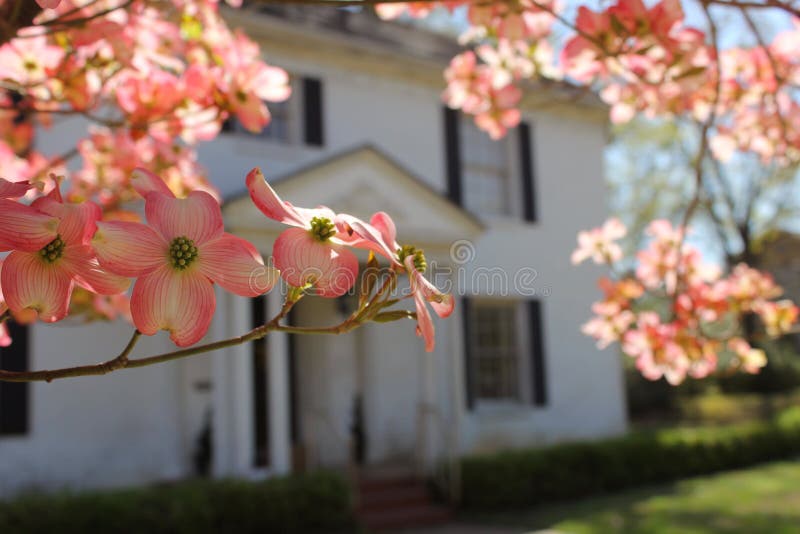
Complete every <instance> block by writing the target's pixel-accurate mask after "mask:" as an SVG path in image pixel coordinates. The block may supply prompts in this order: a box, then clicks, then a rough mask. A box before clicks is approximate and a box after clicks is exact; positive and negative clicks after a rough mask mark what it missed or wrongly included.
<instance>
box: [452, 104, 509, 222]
mask: <svg viewBox="0 0 800 534" xmlns="http://www.w3.org/2000/svg"><path fill="white" fill-rule="evenodd" d="M459 131H460V138H461V139H460V140H461V168H462V182H463V198H464V205H465V206H466V207H467V208H468V209H470V210H472V211H473V212H475V213H479V214H482V215H504V214H508V213H510V209H509V204H508V197H509V176H510V172H509V165H508V163H509V162H508V139H507V138H503V139H500V140H497V141H494V140H492V139H491V138H490V137H489V136H488V135H487V134H486V132H483V131H481V130H480V129H479V128H478V127H477V126H475V123H474V122H473V120H472V118H471V117H466V116H465V117H463V120H462V121H461V128H460V130H459Z"/></svg>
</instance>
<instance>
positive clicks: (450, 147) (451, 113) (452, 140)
mask: <svg viewBox="0 0 800 534" xmlns="http://www.w3.org/2000/svg"><path fill="white" fill-rule="evenodd" d="M460 120H461V113H460V112H459V111H457V110H455V109H450V108H449V107H447V106H445V107H444V150H445V164H446V169H447V196H448V197H449V198H450V200H452V201H453V202H455V203H456V204H458V205H461V204H462V200H463V196H462V193H461V147H460V146H459V131H458V129H459V121H460Z"/></svg>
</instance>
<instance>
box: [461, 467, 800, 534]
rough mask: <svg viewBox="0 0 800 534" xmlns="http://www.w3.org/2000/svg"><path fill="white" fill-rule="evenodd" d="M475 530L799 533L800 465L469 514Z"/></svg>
mask: <svg viewBox="0 0 800 534" xmlns="http://www.w3.org/2000/svg"><path fill="white" fill-rule="evenodd" d="M462 519H464V520H466V521H471V522H475V523H482V524H494V525H505V526H514V527H521V528H522V529H523V530H524V531H532V530H544V529H552V530H555V531H560V532H569V533H575V534H590V533H591V534H595V533H603V534H606V533H615V532H620V533H623V532H624V533H632V534H638V533H647V534H651V533H670V534H671V533H681V534H684V533H689V534H691V533H697V534H706V533H709V534H710V533H714V534H717V533H721V534H745V533H747V534H751V533H770V534H774V533H778V534H783V533H786V534H789V533H792V534H794V533H798V532H800V463H798V462H781V463H774V464H768V465H764V466H760V467H757V468H753V469H748V470H741V471H732V472H728V473H722V474H718V475H715V476H710V477H702V478H694V479H688V480H686V481H682V482H678V483H674V484H669V485H662V486H654V487H650V488H645V489H639V490H634V491H628V492H624V493H619V494H615V495H608V496H601V497H596V498H591V499H582V500H579V501H571V502H564V503H558V504H552V505H548V506H540V507H536V508H531V509H527V510H512V511H504V512H493V513H480V514H478V513H464V514H463V515H462Z"/></svg>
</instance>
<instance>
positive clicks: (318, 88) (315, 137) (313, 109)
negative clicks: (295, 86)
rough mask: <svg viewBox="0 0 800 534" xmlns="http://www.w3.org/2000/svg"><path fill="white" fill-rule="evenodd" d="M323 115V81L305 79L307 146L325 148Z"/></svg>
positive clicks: (304, 115)
mask: <svg viewBox="0 0 800 534" xmlns="http://www.w3.org/2000/svg"><path fill="white" fill-rule="evenodd" d="M322 114H323V108H322V80H319V79H317V78H303V119H304V120H303V122H304V128H305V130H304V131H305V142H306V144H307V145H311V146H323V145H324V144H325V135H324V130H325V128H324V126H325V125H324V122H323V118H322Z"/></svg>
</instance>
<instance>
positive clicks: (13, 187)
mask: <svg viewBox="0 0 800 534" xmlns="http://www.w3.org/2000/svg"><path fill="white" fill-rule="evenodd" d="M32 187H33V186H32V185H31V184H30V182H10V181H8V180H6V179H4V178H0V198H19V197H21V196H23V195H24V194H25V193H27V192H28V190H29V189H31V188H32Z"/></svg>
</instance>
